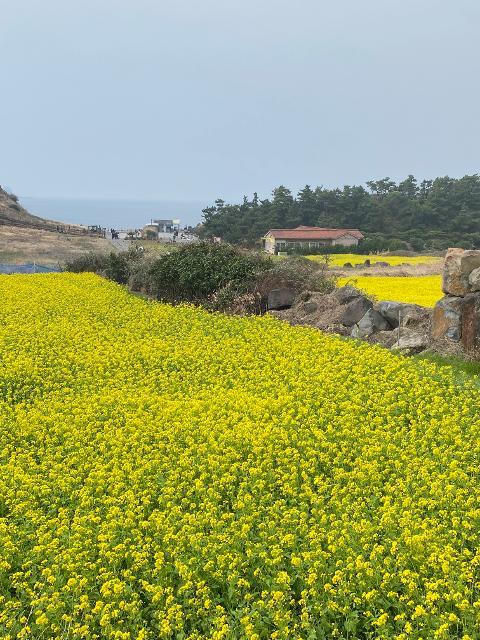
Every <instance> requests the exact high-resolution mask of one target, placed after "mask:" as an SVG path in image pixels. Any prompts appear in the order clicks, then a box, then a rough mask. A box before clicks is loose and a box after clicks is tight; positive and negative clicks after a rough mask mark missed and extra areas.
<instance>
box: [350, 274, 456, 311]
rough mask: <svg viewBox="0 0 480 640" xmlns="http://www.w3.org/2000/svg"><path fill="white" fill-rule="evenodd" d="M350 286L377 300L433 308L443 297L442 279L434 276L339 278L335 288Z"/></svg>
mask: <svg viewBox="0 0 480 640" xmlns="http://www.w3.org/2000/svg"><path fill="white" fill-rule="evenodd" d="M346 284H351V285H353V286H354V287H357V288H358V289H361V290H362V291H365V293H368V294H369V295H373V296H375V297H376V298H377V299H378V300H396V301H397V302H409V303H412V304H420V305H422V306H423V307H434V306H435V303H436V302H438V300H440V298H442V297H443V295H444V294H443V293H442V277H441V276H438V275H434V276H418V277H415V276H401V277H400V276H399V277H396V276H385V277H382V276H378V277H377V276H356V277H352V278H339V279H338V280H337V286H339V287H343V286H344V285H346Z"/></svg>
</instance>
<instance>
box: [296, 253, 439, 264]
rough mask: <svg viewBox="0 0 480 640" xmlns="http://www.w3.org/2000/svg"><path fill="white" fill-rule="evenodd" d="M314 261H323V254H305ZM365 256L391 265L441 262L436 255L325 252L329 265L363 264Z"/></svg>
mask: <svg viewBox="0 0 480 640" xmlns="http://www.w3.org/2000/svg"><path fill="white" fill-rule="evenodd" d="M306 257H307V258H308V259H309V260H313V261H314V262H322V263H324V262H325V256H323V255H317V256H306ZM367 258H368V259H369V260H370V262H371V264H375V263H376V262H388V264H389V265H390V266H392V267H398V266H399V265H401V264H409V265H417V264H436V263H441V262H442V260H443V258H438V257H436V256H381V255H368V256H366V255H365V256H364V255H358V254H356V253H332V254H327V260H328V264H329V265H330V266H331V267H343V265H344V264H345V263H346V262H349V263H350V264H351V265H356V264H363V263H364V262H365V260H367Z"/></svg>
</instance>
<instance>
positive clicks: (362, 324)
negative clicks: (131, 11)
mask: <svg viewBox="0 0 480 640" xmlns="http://www.w3.org/2000/svg"><path fill="white" fill-rule="evenodd" d="M390 328H391V327H390V325H389V323H388V322H387V321H386V320H385V318H384V317H383V316H382V315H381V314H380V313H378V311H375V309H369V310H368V311H367V313H366V314H365V315H364V316H363V318H362V319H361V320H360V321H359V322H358V323H357V324H356V325H355V326H354V327H353V329H352V333H351V335H352V337H353V338H368V336H371V335H372V334H373V333H377V332H379V331H388V329H390Z"/></svg>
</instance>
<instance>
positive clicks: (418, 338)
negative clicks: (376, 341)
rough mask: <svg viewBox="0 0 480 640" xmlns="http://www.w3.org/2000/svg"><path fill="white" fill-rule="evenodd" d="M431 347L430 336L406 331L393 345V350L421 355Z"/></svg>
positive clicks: (402, 332)
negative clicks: (421, 352)
mask: <svg viewBox="0 0 480 640" xmlns="http://www.w3.org/2000/svg"><path fill="white" fill-rule="evenodd" d="M428 345H429V339H428V335H427V334H426V333H424V332H418V331H412V330H411V329H404V330H403V331H401V333H400V337H399V338H398V340H397V341H396V342H395V343H394V344H393V345H392V349H398V350H399V351H407V352H408V353H420V351H424V350H425V349H426V348H427V347H428Z"/></svg>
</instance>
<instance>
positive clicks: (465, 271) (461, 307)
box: [431, 249, 480, 357]
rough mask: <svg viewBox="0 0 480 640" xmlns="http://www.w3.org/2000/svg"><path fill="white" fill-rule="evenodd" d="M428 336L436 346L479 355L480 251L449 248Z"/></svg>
mask: <svg viewBox="0 0 480 640" xmlns="http://www.w3.org/2000/svg"><path fill="white" fill-rule="evenodd" d="M442 290H443V292H444V294H445V296H444V297H443V298H442V299H441V300H439V301H438V302H437V304H436V305H435V308H434V310H433V317H432V327H431V337H432V341H433V342H434V344H436V345H437V348H438V350H440V351H445V350H450V351H453V352H458V353H465V354H466V355H469V356H470V357H478V356H480V251H466V250H464V249H449V250H448V251H447V255H446V257H445V264H444V269H443V280H442Z"/></svg>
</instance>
